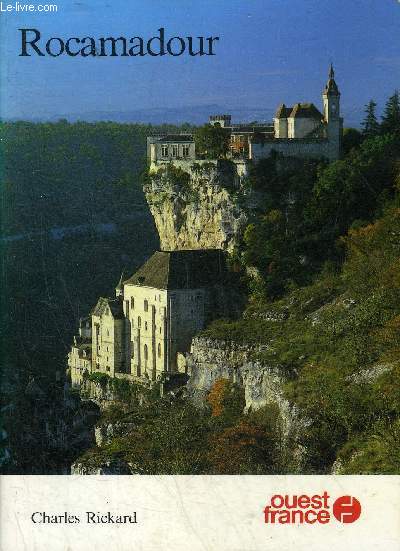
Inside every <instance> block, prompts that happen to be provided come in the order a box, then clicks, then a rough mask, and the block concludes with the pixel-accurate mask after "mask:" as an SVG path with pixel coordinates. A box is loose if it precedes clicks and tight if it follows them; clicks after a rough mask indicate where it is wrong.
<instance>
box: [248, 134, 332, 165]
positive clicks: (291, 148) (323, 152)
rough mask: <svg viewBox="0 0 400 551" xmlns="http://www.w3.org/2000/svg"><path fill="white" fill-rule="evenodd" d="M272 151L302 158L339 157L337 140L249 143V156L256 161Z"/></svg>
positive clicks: (281, 140) (282, 140)
mask: <svg viewBox="0 0 400 551" xmlns="http://www.w3.org/2000/svg"><path fill="white" fill-rule="evenodd" d="M272 151H276V152H277V153H281V154H282V155H284V156H285V157H302V158H314V159H318V158H322V157H323V158H325V159H328V160H330V161H334V160H336V159H339V156H340V142H339V138H338V139H337V140H335V141H334V140H327V139H315V140H290V139H287V140H284V139H280V140H278V139H277V140H273V141H270V142H265V143H264V144H261V143H251V144H250V158H251V159H252V160H253V161H258V160H259V159H263V158H266V157H269V156H270V155H271V153H272Z"/></svg>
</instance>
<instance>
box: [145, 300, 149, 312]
mask: <svg viewBox="0 0 400 551" xmlns="http://www.w3.org/2000/svg"><path fill="white" fill-rule="evenodd" d="M144 311H145V312H148V311H149V301H148V300H145V301H144Z"/></svg>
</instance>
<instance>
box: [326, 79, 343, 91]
mask: <svg viewBox="0 0 400 551" xmlns="http://www.w3.org/2000/svg"><path fill="white" fill-rule="evenodd" d="M324 92H325V94H336V95H340V92H339V88H338V85H337V84H336V82H335V79H334V78H330V79H329V80H328V82H327V83H326V86H325V90H324Z"/></svg>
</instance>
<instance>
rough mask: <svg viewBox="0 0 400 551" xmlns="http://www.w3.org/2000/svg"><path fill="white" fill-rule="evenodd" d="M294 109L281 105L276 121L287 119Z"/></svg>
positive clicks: (276, 114)
mask: <svg viewBox="0 0 400 551" xmlns="http://www.w3.org/2000/svg"><path fill="white" fill-rule="evenodd" d="M292 110H293V107H286V105H285V104H284V103H281V105H280V106H279V107H278V109H277V111H276V113H275V118H276V119H287V118H288V117H289V115H290V113H291V112H292Z"/></svg>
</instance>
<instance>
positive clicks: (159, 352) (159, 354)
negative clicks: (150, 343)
mask: <svg viewBox="0 0 400 551" xmlns="http://www.w3.org/2000/svg"><path fill="white" fill-rule="evenodd" d="M157 353H158V357H159V358H161V344H160V343H158V347H157Z"/></svg>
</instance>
